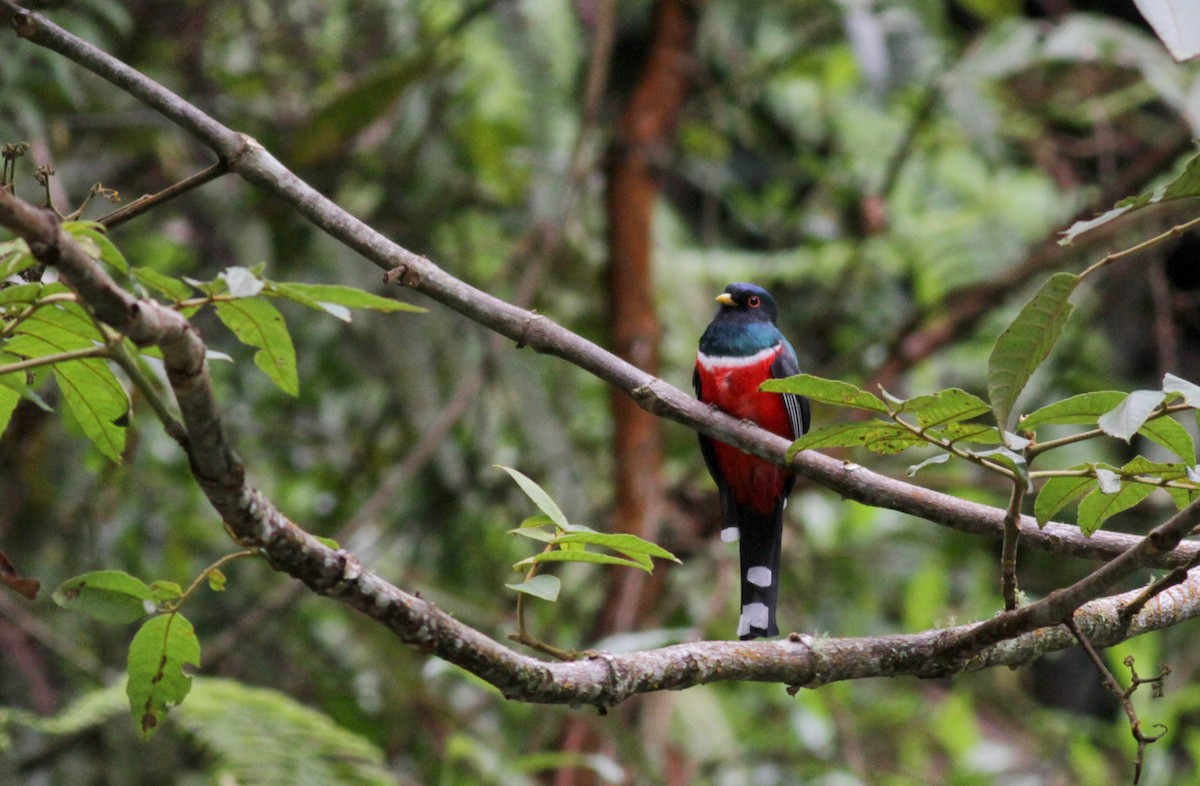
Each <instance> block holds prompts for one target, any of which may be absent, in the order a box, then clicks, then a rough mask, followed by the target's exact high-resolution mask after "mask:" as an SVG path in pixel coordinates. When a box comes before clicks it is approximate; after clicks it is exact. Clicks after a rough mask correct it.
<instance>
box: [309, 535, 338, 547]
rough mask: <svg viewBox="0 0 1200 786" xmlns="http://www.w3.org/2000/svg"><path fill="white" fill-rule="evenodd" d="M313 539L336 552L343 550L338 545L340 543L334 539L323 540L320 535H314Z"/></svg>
mask: <svg viewBox="0 0 1200 786" xmlns="http://www.w3.org/2000/svg"><path fill="white" fill-rule="evenodd" d="M313 537H314V538H316V540H317V542H318V543H321V544H322V545H324V546H327V547H328V548H331V549H334V550H336V549H340V548H341V546H340V545H338V542H337V541H336V540H334V539H333V538H323V537H321V536H320V535H313Z"/></svg>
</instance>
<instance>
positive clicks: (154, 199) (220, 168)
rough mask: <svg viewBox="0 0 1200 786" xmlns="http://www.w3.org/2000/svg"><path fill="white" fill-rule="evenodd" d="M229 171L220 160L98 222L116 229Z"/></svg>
mask: <svg viewBox="0 0 1200 786" xmlns="http://www.w3.org/2000/svg"><path fill="white" fill-rule="evenodd" d="M228 172H229V167H228V165H226V163H225V162H224V161H218V162H217V163H215V164H213V165H212V166H210V167H208V168H206V169H202V170H200V171H199V172H197V173H195V174H194V175H189V176H188V177H186V178H184V179H183V180H180V181H179V182H178V183H176V184H174V185H172V186H167V187H166V188H164V189H163V190H162V191H159V192H158V193H155V194H146V195H145V196H140V197H138V198H137V199H135V200H133V201H132V202H130V203H129V204H128V205H125V206H124V207H122V208H118V209H117V210H114V211H112V212H111V213H109V214H108V215H105V216H101V217H100V218H99V219H97V223H100V224H103V225H104V226H106V227H108V228H109V229H116V228H117V227H119V226H121V224H124V223H125V222H126V221H130V220H132V219H134V218H137V217H138V216H140V215H141V214H142V213H145V212H146V211H148V210H152V209H154V208H156V207H159V206H160V205H163V204H165V203H167V202H169V201H171V200H172V199H174V198H175V197H177V196H181V195H183V194H186V193H187V192H189V191H192V190H194V189H197V188H199V187H200V186H202V185H204V184H205V183H209V182H211V181H213V180H216V179H217V178H218V177H220V176H221V175H224V174H227V173H228Z"/></svg>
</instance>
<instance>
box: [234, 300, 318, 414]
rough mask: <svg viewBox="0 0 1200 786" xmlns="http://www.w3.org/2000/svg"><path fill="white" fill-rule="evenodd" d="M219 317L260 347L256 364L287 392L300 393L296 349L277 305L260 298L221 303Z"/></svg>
mask: <svg viewBox="0 0 1200 786" xmlns="http://www.w3.org/2000/svg"><path fill="white" fill-rule="evenodd" d="M214 307H215V309H216V311H217V316H218V317H219V318H220V320H221V321H222V322H224V323H225V326H226V327H228V328H229V329H230V330H232V331H233V334H234V335H235V336H237V337H238V340H239V341H241V342H242V343H243V344H247V345H249V346H252V347H256V348H258V351H257V352H255V353H254V363H255V365H257V366H258V367H259V368H260V369H262V370H263V371H264V372H265V373H266V375H267V376H268V377H270V378H271V380H272V381H273V382H274V383H275V384H276V385H278V386H279V388H280V389H281V390H283V392H285V393H288V394H289V395H292V396H295V395H297V394H298V393H299V392H300V380H299V377H298V376H297V374H296V350H295V348H294V347H293V346H292V337H291V336H290V335H289V334H288V330H287V325H286V324H285V323H284V321H283V315H282V314H280V313H279V310H278V309H276V308H275V306H273V305H271V304H270V303H268V302H267V301H265V300H262V299H259V298H247V299H243V300H231V301H225V302H221V303H217V304H216V305H215V306H214Z"/></svg>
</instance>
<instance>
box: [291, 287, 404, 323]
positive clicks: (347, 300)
mask: <svg viewBox="0 0 1200 786" xmlns="http://www.w3.org/2000/svg"><path fill="white" fill-rule="evenodd" d="M268 286H269V287H270V289H271V290H272V291H274V292H276V293H278V294H279V295H281V296H283V297H286V298H290V299H291V300H295V301H296V302H297V303H301V304H303V305H306V306H308V307H309V308H314V306H313V305H312V304H314V303H315V304H316V306H315V308H320V309H321V310H323V311H326V312H328V313H331V314H333V315H334V316H338V313H337V312H335V311H330V309H329V308H328V307H329V306H330V305H333V306H343V307H345V308H365V309H369V310H371V311H383V312H391V311H409V312H412V313H415V314H424V313H425V311H426V309H424V308H421V307H420V306H414V305H412V304H411V303H405V302H404V301H402V300H396V299H394V298H390V297H382V296H380V295H375V294H372V293H370V292H367V291H365V290H362V289H359V288H357V287H348V286H343V285H341V284H302V283H298V282H287V283H282V282H278V281H271V282H268ZM338 318H339V319H340V318H341V317H340V316H339V317H338ZM345 321H349V318H347V319H346V320H345Z"/></svg>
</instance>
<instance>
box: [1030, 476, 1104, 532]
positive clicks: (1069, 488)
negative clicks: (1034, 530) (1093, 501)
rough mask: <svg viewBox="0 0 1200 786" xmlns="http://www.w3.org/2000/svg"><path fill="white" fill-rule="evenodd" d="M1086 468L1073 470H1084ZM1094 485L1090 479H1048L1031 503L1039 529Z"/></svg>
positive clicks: (1092, 479)
mask: <svg viewBox="0 0 1200 786" xmlns="http://www.w3.org/2000/svg"><path fill="white" fill-rule="evenodd" d="M1086 468H1087V467H1086V466H1079V467H1075V469H1086ZM1095 483H1096V481H1095V479H1094V478H1090V477H1070V478H1050V479H1049V480H1047V481H1046V482H1045V484H1043V485H1042V488H1041V490H1040V491H1039V492H1038V495H1037V499H1036V500H1034V503H1033V515H1034V516H1035V517H1036V518H1037V523H1038V526H1039V527H1044V526H1046V522H1047V521H1049V520H1050V519H1052V518H1054V514H1055V513H1058V512H1059V511H1060V510H1062V509H1063V508H1065V507H1066V506H1067V505H1070V504H1071V503H1072V502H1074V501H1075V500H1077V499H1079V498H1080V497H1082V496H1083V495H1084V493H1086V492H1087V490H1088V489H1089V488H1091V487H1092V486H1094V485H1095Z"/></svg>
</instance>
